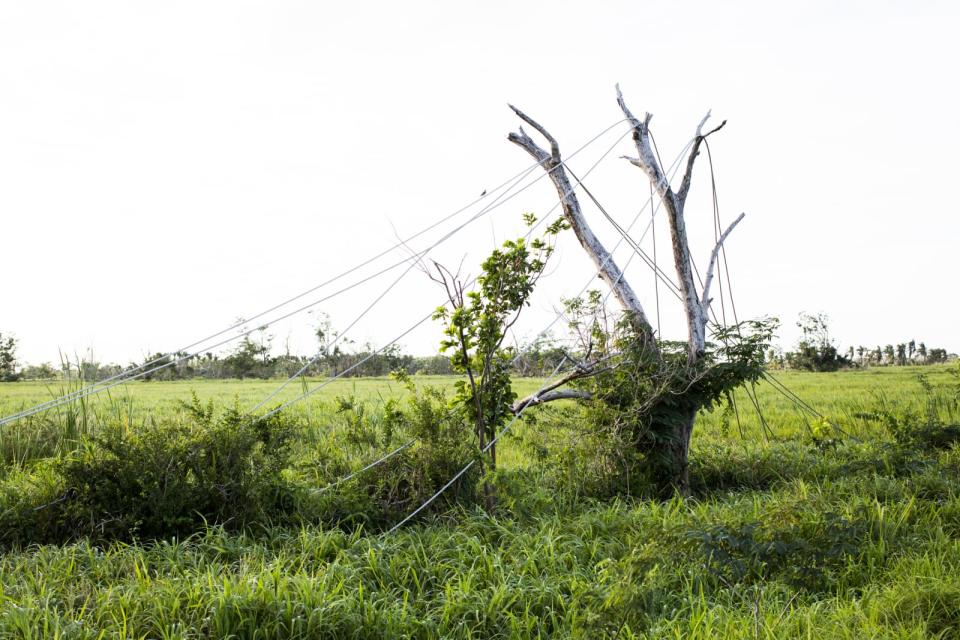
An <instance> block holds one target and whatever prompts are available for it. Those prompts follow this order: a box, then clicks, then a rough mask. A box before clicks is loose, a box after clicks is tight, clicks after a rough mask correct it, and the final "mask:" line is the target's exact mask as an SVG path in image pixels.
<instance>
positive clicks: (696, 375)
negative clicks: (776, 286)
mask: <svg viewBox="0 0 960 640" xmlns="http://www.w3.org/2000/svg"><path fill="white" fill-rule="evenodd" d="M597 302H598V300H597V299H596V298H594V299H593V301H592V302H588V303H587V304H588V306H590V305H596V304H597ZM586 317H590V318H596V317H597V314H596V313H595V312H590V313H588V314H586ZM775 327H776V320H775V319H767V320H756V321H748V322H743V323H740V324H739V325H736V326H732V327H730V328H728V329H722V330H717V331H716V332H715V334H714V338H715V339H716V340H717V341H719V342H720V343H721V344H716V343H711V344H708V349H707V351H706V353H705V354H704V355H703V356H702V357H701V358H700V359H699V360H698V361H697V362H696V363H695V364H690V363H689V362H688V358H687V345H686V344H685V343H681V342H667V341H661V342H660V343H659V353H651V352H650V350H649V349H647V348H646V347H645V346H644V342H643V341H642V340H640V339H638V338H637V336H636V335H635V334H634V332H633V330H632V328H631V327H630V325H629V324H627V323H621V325H620V327H619V332H618V333H616V334H613V335H611V334H609V333H607V332H606V331H604V329H603V327H602V326H600V325H599V324H596V323H595V322H594V324H593V325H592V326H590V327H588V328H587V330H585V331H582V333H589V334H590V335H591V336H592V338H591V340H592V342H593V343H594V344H595V345H597V346H598V348H599V349H600V350H601V352H603V351H606V350H608V349H610V350H612V351H613V352H614V353H616V354H618V356H617V360H616V364H615V366H611V367H609V368H608V369H606V370H604V371H601V372H600V373H599V374H598V375H595V376H593V377H591V378H589V379H587V380H585V381H583V382H582V383H581V386H583V387H584V388H586V389H587V390H589V391H590V393H591V395H592V397H593V401H592V402H591V403H589V405H588V407H589V409H588V415H587V421H588V422H589V423H591V424H592V425H594V427H595V428H596V429H598V430H599V431H600V432H602V433H603V434H604V436H603V437H604V438H606V439H608V440H609V442H610V443H611V444H610V446H611V447H613V451H616V452H619V456H620V457H621V460H620V461H619V463H618V464H614V465H611V466H610V467H611V468H612V469H616V470H618V471H617V473H616V474H614V476H612V477H611V482H612V483H613V485H615V486H622V487H629V489H628V493H636V492H640V493H649V492H650V489H651V488H652V490H653V492H654V493H655V494H656V495H660V496H665V495H669V494H670V493H672V492H673V490H675V489H676V488H678V484H679V483H680V482H682V480H678V479H679V478H681V476H682V475H683V474H684V473H685V468H686V464H687V458H686V450H685V447H686V439H688V438H689V437H690V429H691V428H692V423H693V419H694V417H695V416H696V414H697V413H698V412H699V411H701V410H706V411H712V410H713V409H714V408H716V407H718V406H720V405H721V403H722V401H723V400H724V399H726V398H728V397H729V394H730V393H731V392H732V391H733V390H735V389H736V388H737V387H740V386H741V385H743V384H745V383H752V382H755V381H756V380H758V379H759V378H760V376H761V375H762V374H763V362H764V353H765V351H766V350H767V348H768V347H769V343H770V339H771V337H772V334H773V331H774V329H775ZM678 452H679V453H678Z"/></svg>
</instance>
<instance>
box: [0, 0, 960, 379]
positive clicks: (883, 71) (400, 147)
mask: <svg viewBox="0 0 960 640" xmlns="http://www.w3.org/2000/svg"><path fill="white" fill-rule="evenodd" d="M958 7H960V5H958V4H957V3H956V2H947V1H944V2H908V1H903V2H877V1H870V2H866V1H864V2H846V3H838V2H804V3H792V4H790V5H788V4H786V3H779V2H778V3H772V2H762V1H758V2H724V3H719V2H666V1H657V2H646V1H637V0H632V1H628V2H593V3H586V2H563V1H557V0H553V1H551V2H509V3H507V2H490V1H487V2H422V1H420V2H411V1H407V2H367V3H327V2H324V3H321V2H279V1H276V0H274V1H271V2H237V1H230V2H195V1H191V2H163V3H141V2H129V1H126V0H124V1H122V2H83V3H77V2H3V3H2V4H0V238H2V240H0V251H2V256H3V261H2V265H3V270H2V273H0V278H2V283H3V284H2V296H0V332H3V333H4V334H6V333H8V332H12V333H13V334H15V335H16V336H17V337H18V338H19V339H20V342H21V347H20V355H21V359H22V360H25V361H28V362H40V361H56V360H57V358H58V355H57V354H58V349H59V350H64V351H66V352H68V353H74V352H83V351H85V350H87V349H90V348H92V349H93V350H94V352H95V354H96V356H97V357H98V358H99V359H101V360H103V361H120V362H126V361H129V360H130V359H136V358H140V357H141V356H142V355H143V354H145V353H146V352H147V351H158V350H160V351H167V350H173V349H176V348H179V347H181V346H184V345H186V344H189V343H190V342H193V341H194V340H195V339H197V338H201V337H203V336H204V335H207V334H210V333H213V332H214V331H216V330H218V329H222V328H224V327H226V326H227V325H229V324H230V323H231V322H232V321H233V320H234V319H236V318H237V317H239V316H244V317H249V316H251V315H253V314H254V313H256V312H257V311H260V310H262V309H263V308H265V307H268V306H270V305H271V304H273V303H275V302H278V301H280V300H282V299H284V298H286V297H288V296H291V295H293V294H296V293H297V292H299V291H301V290H304V289H307V288H308V287H310V286H312V285H314V284H316V283H318V282H320V281H322V280H324V279H326V278H327V277H329V276H330V275H333V274H335V273H336V272H338V271H340V270H342V269H343V268H345V267H348V266H351V265H353V264H355V263H357V262H359V261H360V260H362V259H363V258H365V257H367V256H369V255H372V254H374V253H376V252H377V251H378V250H380V249H382V248H386V247H388V246H390V245H391V244H392V243H393V242H394V240H395V236H394V228H396V230H397V232H398V233H400V234H402V235H406V234H409V233H412V232H415V231H417V230H419V229H420V228H421V227H423V226H424V225H426V224H428V223H430V222H433V221H435V220H436V219H438V218H440V217H441V216H443V215H445V214H448V213H450V212H452V211H454V210H456V209H457V208H459V207H460V206H462V205H464V204H466V203H468V202H470V201H471V200H473V199H474V198H475V197H476V196H478V195H479V194H480V192H481V191H483V190H484V189H491V188H492V187H494V186H496V185H497V184H499V183H500V182H502V181H503V180H505V179H507V178H509V177H510V176H511V175H513V174H515V173H517V172H518V171H520V170H522V169H523V168H524V167H526V166H528V164H529V158H528V157H527V156H526V154H524V153H523V152H522V151H521V150H520V149H519V148H517V147H515V146H513V145H511V144H510V143H508V142H507V141H506V139H505V135H506V133H507V132H509V131H511V130H512V129H514V128H515V127H516V125H517V121H516V118H515V117H514V116H513V115H512V114H511V113H510V112H509V110H508V109H507V108H506V106H505V105H506V103H507V102H511V103H513V104H516V105H517V106H519V107H521V108H522V109H524V110H525V111H527V112H528V113H529V114H531V115H532V116H534V117H536V118H537V119H539V120H540V121H541V123H543V124H544V125H545V126H547V127H548V128H549V129H550V130H551V131H552V132H553V133H554V135H555V136H556V137H557V138H558V139H559V140H560V143H561V148H562V149H563V150H564V151H565V152H566V153H567V155H570V154H571V153H572V152H573V151H574V150H575V149H576V148H577V147H578V146H579V145H580V144H582V143H584V142H586V141H587V140H588V139H589V138H591V137H592V136H593V135H595V134H596V133H598V132H599V131H601V130H602V129H603V128H605V127H607V126H608V125H610V124H612V123H614V122H616V121H617V120H618V119H619V118H620V114H619V112H618V110H617V107H616V103H615V101H614V90H613V86H614V83H615V82H620V83H621V86H622V87H623V90H624V93H625V95H626V98H627V100H628V103H629V104H630V105H631V107H632V109H633V110H634V112H637V113H642V112H643V111H650V112H652V113H654V115H655V117H654V120H653V130H654V134H655V135H656V137H657V140H658V142H659V144H660V148H661V151H662V152H663V155H664V156H665V157H667V156H669V157H670V158H672V157H673V156H674V155H675V154H676V153H677V152H678V151H679V150H680V148H681V147H682V146H683V145H684V143H685V142H686V141H687V139H688V138H689V137H690V135H691V134H692V132H693V129H694V127H695V125H696V122H697V121H698V120H699V119H700V117H701V116H702V115H703V113H705V112H706V110H707V109H708V108H709V109H713V114H714V116H715V118H716V121H717V122H719V121H720V120H722V119H727V120H729V124H728V125H727V127H726V128H725V129H724V130H723V131H722V132H721V133H719V134H718V135H716V136H715V137H714V138H712V139H711V140H712V146H713V151H714V156H715V161H716V163H717V164H716V166H717V175H718V180H719V182H718V188H719V196H720V204H721V208H722V215H723V216H724V218H725V219H727V220H730V219H732V218H733V217H734V216H735V215H737V214H738V213H739V212H740V211H744V212H746V214H747V217H746V219H745V220H744V222H743V223H741V225H740V227H738V229H737V230H736V231H735V233H734V235H733V236H732V237H731V239H730V241H729V252H730V253H729V256H730V268H731V274H732V277H733V279H734V286H735V292H734V293H735V294H736V300H737V304H738V309H739V311H740V315H741V316H744V317H751V316H759V315H765V314H770V315H777V316H779V317H781V319H782V320H783V322H784V329H783V331H782V333H781V336H782V337H781V342H782V343H783V344H784V346H789V345H790V344H791V343H792V342H793V341H794V340H795V338H796V331H795V328H794V327H793V323H794V322H795V320H796V315H797V313H798V312H800V311H814V312H815V311H823V312H825V313H827V314H828V315H829V316H830V318H831V320H832V323H831V326H832V330H833V334H834V336H835V337H836V338H837V340H838V341H839V342H840V343H841V345H843V346H846V345H848V344H851V343H855V344H865V345H876V344H878V343H879V344H886V343H888V342H899V341H905V340H908V339H910V338H916V339H917V340H924V341H926V343H927V344H928V345H929V346H944V347H947V348H948V349H950V350H953V351H957V350H960V338H958V335H957V329H956V328H957V315H958V311H960V303H958V296H957V295H956V291H955V282H956V273H957V253H956V252H957V243H958V239H960V216H958V213H960V212H958V207H957V198H956V195H955V189H956V183H957V178H956V177H957V174H958V171H957V170H958V166H957V161H956V157H957V156H956V149H957V148H958V146H960V145H958V143H960V99H958V88H957V86H958V83H957V81H956V66H957V61H958V60H960V44H958V37H957V28H958V26H960V24H958V17H960V8H958ZM622 131H623V126H622V125H621V126H620V127H618V128H616V129H614V130H613V131H612V132H611V133H610V134H608V135H607V136H606V137H604V138H603V139H601V140H600V141H598V142H597V143H596V144H594V145H592V146H590V147H588V148H587V149H586V150H585V151H584V152H583V153H582V154H581V155H578V156H576V157H574V158H573V159H572V160H571V165H572V166H573V167H574V168H575V169H577V170H578V172H579V173H580V174H581V175H582V174H584V173H585V172H586V171H587V169H589V167H590V165H591V164H592V163H593V162H595V161H596V160H597V159H598V158H599V157H600V156H601V155H602V154H603V152H604V151H605V150H606V149H607V148H608V147H609V146H610V145H611V144H613V142H614V141H615V140H616V138H617V136H618V135H619V134H620V133H621V132H622ZM628 143H629V139H627V140H625V141H623V142H622V143H621V145H620V146H619V147H618V148H617V149H616V150H615V151H614V152H613V153H612V154H611V156H609V157H608V159H607V160H605V161H603V162H601V163H600V164H599V165H598V167H597V169H596V171H595V172H593V173H592V174H591V175H590V177H589V178H586V179H585V182H586V184H587V185H588V186H590V187H591V190H592V191H594V193H595V194H597V195H598V196H599V197H600V198H601V199H602V200H603V202H604V204H605V205H606V206H607V207H608V208H609V209H610V210H611V212H612V213H613V214H614V215H615V216H616V217H617V218H618V219H619V220H620V221H621V222H622V223H623V224H626V223H627V222H628V221H629V220H630V219H631V218H632V217H633V215H634V214H635V213H636V211H637V209H638V208H639V207H640V206H641V205H642V204H643V200H644V198H645V196H646V194H647V185H646V183H645V181H644V177H643V175H642V174H641V172H640V171H639V170H638V169H636V168H634V167H631V166H630V165H628V164H627V163H626V162H625V161H623V160H618V159H617V156H619V155H621V154H623V153H629V152H630V151H631V149H630V146H629V144H628ZM704 160H705V158H704ZM705 169H706V164H705V163H703V164H701V165H699V171H698V173H697V174H696V177H697V178H698V179H697V181H696V183H695V187H694V189H695V191H694V193H693V195H692V196H691V197H692V200H691V203H690V205H689V206H688V225H689V226H690V227H691V229H693V236H694V237H693V243H694V250H695V252H696V257H697V259H698V261H699V262H700V264H703V263H705V262H706V260H707V255H708V253H709V250H710V248H711V245H710V242H709V240H710V239H712V229H711V227H710V215H711V214H710V207H709V201H708V200H707V192H708V188H709V181H708V173H707V172H706V170H705ZM486 202H489V200H487V201H486ZM555 202H556V196H555V193H554V192H553V190H552V188H551V187H550V186H549V185H548V183H547V182H546V181H541V182H539V183H537V184H536V185H534V186H533V187H531V188H530V189H529V190H527V191H526V192H524V193H523V194H522V195H521V196H518V197H516V198H515V199H514V200H511V201H510V202H509V203H507V204H506V205H504V206H503V207H501V208H499V209H497V210H496V211H495V212H492V213H491V214H490V215H489V216H488V217H484V218H483V219H481V220H479V221H477V222H475V223H474V224H473V225H471V226H469V227H467V229H465V230H464V231H463V232H462V233H460V234H458V235H456V236H454V238H452V239H451V240H450V241H449V242H448V243H446V244H444V245H443V246H442V247H441V249H440V250H438V251H437V252H436V253H435V254H431V255H433V256H435V257H437V258H438V259H441V260H443V261H446V262H448V263H452V264H455V263H457V262H459V260H460V259H461V258H462V257H463V256H466V259H465V263H464V264H465V270H466V271H469V272H471V273H476V265H477V264H478V263H479V261H480V260H481V259H482V257H483V256H484V255H485V254H486V253H487V252H489V250H490V248H491V246H492V244H493V243H494V242H495V241H496V242H499V241H502V240H503V239H504V238H506V237H512V236H515V235H516V234H517V233H518V232H519V229H520V228H521V224H520V214H521V213H523V212H524V211H533V212H535V213H539V214H541V215H543V214H545V213H547V211H548V210H549V209H550V207H551V206H553V204H554V203H555ZM585 204H586V203H585ZM587 213H588V215H589V217H590V220H591V222H593V223H594V224H595V225H596V229H597V231H598V233H599V234H600V235H601V238H602V239H603V240H604V241H606V242H608V244H610V245H612V244H613V243H614V242H615V240H616V235H615V233H614V232H613V231H612V230H611V229H610V227H609V225H606V223H605V222H604V221H603V219H602V218H601V216H600V215H599V214H598V212H597V211H596V210H594V209H592V208H587ZM467 215H469V214H467ZM459 219H462V218H458V220H459ZM660 220H661V221H662V222H663V224H662V225H661V226H660V227H659V231H660V233H659V234H658V247H659V252H660V256H661V257H662V256H666V255H667V251H668V246H669V245H668V244H667V243H666V240H667V238H666V234H665V231H666V224H665V222H666V221H665V219H662V218H661V219H660ZM644 223H645V219H644V221H643V222H641V223H640V224H644ZM431 237H436V236H435V235H434V236H431ZM428 240H429V238H421V239H419V240H418V241H416V242H415V243H414V246H415V247H416V248H417V249H420V248H423V247H424V246H426V244H425V243H426V242H427V241H428ZM649 245H650V238H648V239H647V240H646V241H645V246H647V247H649ZM625 249H626V248H625V247H624V248H622V249H621V251H620V252H618V254H617V257H618V261H619V262H620V263H621V264H622V263H623V261H624V260H625V258H626V256H627V253H626V250H625ZM555 263H556V264H555V267H556V268H555V269H554V270H553V271H552V274H551V276H550V277H549V278H548V279H546V280H544V281H543V283H542V287H541V288H540V290H539V291H538V292H537V294H536V297H535V299H534V301H533V305H532V307H531V310H530V313H529V314H528V315H527V316H526V318H525V319H524V321H523V325H522V328H521V333H523V334H525V335H528V336H529V335H533V334H535V333H536V332H537V331H539V330H540V329H541V328H542V327H543V326H544V325H545V324H546V323H547V322H548V321H549V320H550V319H551V317H553V312H552V311H551V309H552V308H553V306H554V305H555V304H556V303H557V300H558V299H559V297H560V296H561V295H564V294H566V295H571V294H573V293H576V292H577V291H578V290H579V289H580V288H581V287H582V286H584V284H585V283H586V282H587V281H588V280H589V279H590V274H591V271H592V269H591V268H590V266H589V263H588V262H587V260H586V259H585V258H584V256H583V255H582V252H581V251H580V249H579V247H578V246H577V245H576V242H575V239H574V238H573V237H572V235H571V236H570V237H565V238H564V239H563V241H562V242H561V244H560V250H559V252H558V253H557V255H556V256H555ZM382 264H383V265H386V264H388V263H387V262H384V263H382ZM376 266H378V265H374V267H376ZM369 271H370V270H368V271H366V272H364V273H367V272H369ZM399 274H400V272H399V271H394V272H391V273H390V274H388V275H386V276H383V277H381V278H379V279H376V280H374V281H371V282H370V283H368V284H366V285H364V286H363V287H361V288H359V289H358V290H357V291H356V292H355V293H353V294H351V295H348V296H343V297H341V298H337V299H335V300H331V301H329V302H327V303H324V304H322V305H320V307H319V308H322V309H323V310H325V311H327V312H328V313H330V315H331V316H332V318H333V321H334V323H335V324H337V325H339V326H341V327H342V326H345V325H347V324H349V323H350V322H351V321H352V320H353V319H354V317H355V316H356V315H357V314H359V313H360V312H361V311H363V309H364V308H365V307H366V305H367V304H368V303H369V302H370V301H371V300H372V299H373V298H374V297H376V296H377V295H379V293H380V292H381V291H382V290H383V289H384V288H385V287H386V286H387V285H388V284H389V283H390V282H392V281H393V279H394V278H395V276H397V275H399ZM628 274H629V275H630V278H631V280H632V281H633V282H634V283H635V287H636V289H638V290H639V292H640V293H641V295H642V296H644V297H645V299H650V300H651V303H650V304H651V313H652V276H651V274H650V273H649V271H646V270H644V269H643V268H642V265H641V264H640V263H639V261H637V262H636V264H634V265H632V266H631V267H630V269H629V271H628ZM349 281H350V280H345V281H344V283H347V282H349ZM597 282H598V283H599V281H597ZM331 290H332V289H331ZM325 291H326V290H325ZM325 291H321V292H318V294H316V295H314V296H312V297H308V298H306V299H305V300H306V301H310V300H312V299H315V298H316V297H317V296H319V295H322V294H323V293H325ZM662 293H663V292H661V294H662ZM440 299H441V292H440V291H439V290H438V289H437V288H436V286H435V285H433V284H432V283H430V282H429V281H427V280H426V278H425V277H424V276H422V275H421V274H418V273H416V272H412V273H410V274H409V275H408V276H407V277H406V278H404V279H403V280H402V281H401V284H400V286H399V287H398V288H397V289H395V290H394V291H393V292H392V293H391V294H389V295H388V296H387V297H386V298H385V299H384V300H383V301H382V302H381V303H380V304H379V305H378V306H377V307H376V308H375V309H374V310H373V311H372V312H371V314H370V315H369V316H368V317H367V318H365V319H364V320H363V321H361V322H360V323H358V324H357V326H356V328H355V329H354V331H352V332H351V337H353V338H355V339H356V340H358V341H359V342H363V341H365V340H371V341H373V342H375V343H381V344H382V343H383V342H385V341H387V340H389V339H391V338H393V337H394V336H395V335H397V334H398V333H400V331H401V330H403V329H405V328H406V327H407V326H408V325H410V324H412V323H413V322H414V321H415V320H416V319H418V318H419V317H421V316H422V315H423V314H425V313H426V312H427V311H428V310H429V309H430V308H431V307H433V306H436V305H437V304H438V303H439V302H440ZM662 317H663V325H664V328H663V332H664V334H665V335H666V336H668V337H680V336H683V335H685V332H684V330H683V326H682V319H681V315H680V313H679V309H678V307H677V304H676V303H675V302H674V303H672V304H671V302H668V301H666V300H665V301H664V306H663V312H662ZM315 324H316V319H315V317H313V316H310V315H307V314H301V315H299V316H296V317H295V318H293V319H292V320H291V321H288V322H283V323H280V324H278V325H277V326H276V327H275V328H272V329H271V333H272V334H273V335H275V336H276V342H277V343H278V346H279V345H282V344H283V342H284V341H285V340H287V339H288V338H289V340H290V342H291V345H292V347H293V349H294V350H297V351H301V352H306V351H308V350H310V349H312V346H313V344H312V342H311V340H310V333H311V328H312V326H315ZM438 336H439V329H438V327H437V326H436V325H435V324H434V325H428V326H425V327H423V328H422V329H421V330H419V331H417V332H415V333H414V334H412V335H411V336H409V337H408V338H406V339H404V340H403V344H404V346H405V347H406V348H407V349H408V350H411V351H414V352H418V353H429V352H433V351H434V350H435V345H436V341H437V339H438Z"/></svg>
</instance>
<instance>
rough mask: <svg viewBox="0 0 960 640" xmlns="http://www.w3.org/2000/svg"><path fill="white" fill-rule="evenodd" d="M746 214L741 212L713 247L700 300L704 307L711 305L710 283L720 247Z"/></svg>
mask: <svg viewBox="0 0 960 640" xmlns="http://www.w3.org/2000/svg"><path fill="white" fill-rule="evenodd" d="M745 215H746V214H745V213H741V214H740V215H739V216H737V219H736V220H734V221H733V222H731V223H730V226H729V227H727V230H726V231H724V232H723V233H722V234H721V235H720V239H719V240H717V244H716V246H714V247H713V252H712V253H711V254H710V264H709V265H708V266H707V277H706V278H705V279H704V281H703V298H702V299H701V300H700V304H701V305H702V306H703V308H704V309H706V308H707V307H709V306H710V284H711V283H712V282H713V268H714V267H715V266H716V265H717V258H718V256H719V255H720V248H721V247H722V246H723V241H724V240H726V239H727V236H729V235H730V232H731V231H733V228H734V227H736V226H737V225H738V224H740V221H741V220H743V217H744V216H745Z"/></svg>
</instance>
